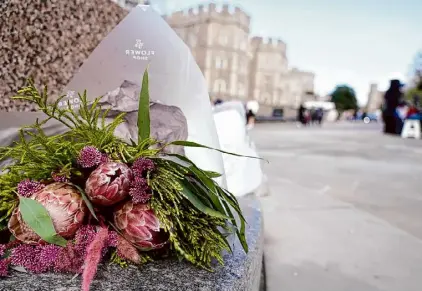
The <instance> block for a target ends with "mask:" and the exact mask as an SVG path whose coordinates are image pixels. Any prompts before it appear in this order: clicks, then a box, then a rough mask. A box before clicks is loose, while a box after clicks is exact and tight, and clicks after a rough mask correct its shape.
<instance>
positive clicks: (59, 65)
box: [0, 0, 127, 111]
mask: <svg viewBox="0 0 422 291" xmlns="http://www.w3.org/2000/svg"><path fill="white" fill-rule="evenodd" d="M126 14H127V11H125V10H124V9H123V8H121V7H119V6H118V5H117V4H115V3H113V2H112V1H110V0H66V1H62V0H48V1H47V0H31V1H26V0H25V1H22V0H4V1H1V2H0V64H1V65H0V111H31V110H33V109H34V108H33V107H31V106H30V105H29V104H26V103H24V102H20V101H16V100H10V97H11V96H14V95H15V94H16V91H17V90H18V89H19V88H21V87H22V86H23V85H24V84H25V80H26V78H28V77H31V78H33V79H34V81H35V83H36V84H37V85H41V84H47V85H48V87H49V92H51V93H52V94H57V93H58V92H60V90H62V89H63V87H64V86H65V85H66V84H67V83H68V81H69V80H70V78H71V77H72V76H73V74H74V73H75V72H76V71H77V69H78V68H79V66H80V65H81V64H82V63H83V61H84V60H85V59H86V58H87V57H88V56H89V54H90V53H91V52H92V51H93V50H94V49H95V47H96V46H97V45H98V43H99V42H100V41H101V40H102V39H103V38H104V37H105V36H106V35H107V34H108V33H109V32H110V31H111V30H112V29H113V28H114V27H115V26H116V25H117V24H118V23H119V22H120V21H121V20H122V19H123V18H124V17H125V16H126Z"/></svg>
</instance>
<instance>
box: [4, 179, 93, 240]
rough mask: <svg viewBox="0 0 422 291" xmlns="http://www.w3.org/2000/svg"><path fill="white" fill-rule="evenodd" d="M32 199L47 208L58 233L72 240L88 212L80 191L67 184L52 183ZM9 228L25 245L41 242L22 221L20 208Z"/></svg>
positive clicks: (14, 214)
mask: <svg viewBox="0 0 422 291" xmlns="http://www.w3.org/2000/svg"><path fill="white" fill-rule="evenodd" d="M30 198H31V199H34V200H36V201H38V202H39V203H41V204H42V205H43V206H44V207H45V209H46V210H47V212H48V213H49V215H50V217H51V219H52V220H53V225H54V228H55V229H56V232H57V233H58V234H59V235H60V236H62V237H64V238H72V237H73V236H74V235H75V233H76V231H77V230H78V228H79V227H80V226H81V225H82V222H83V220H84V218H85V215H86V213H87V212H88V209H87V206H86V205H85V203H84V201H83V199H82V196H81V195H80V193H79V192H78V190H77V189H76V188H74V187H72V186H71V185H69V184H65V183H52V184H50V185H48V186H46V187H45V188H44V189H42V190H40V191H38V192H36V193H35V194H33V195H32V196H31V197H30ZM8 227H9V230H10V232H11V233H12V234H13V235H14V236H15V237H16V238H17V239H18V240H20V241H22V242H24V243H28V244H37V243H39V242H40V241H41V238H40V237H39V236H38V235H37V234H36V233H35V232H34V231H33V230H32V229H30V227H29V226H28V225H27V224H26V223H25V221H24V220H23V219H22V215H21V213H20V211H19V208H16V209H15V210H14V211H13V214H12V216H11V218H10V220H9V224H8Z"/></svg>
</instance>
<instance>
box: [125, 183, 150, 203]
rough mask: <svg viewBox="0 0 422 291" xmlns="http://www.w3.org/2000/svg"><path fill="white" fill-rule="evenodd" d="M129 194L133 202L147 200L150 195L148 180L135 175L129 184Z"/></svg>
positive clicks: (144, 201)
mask: <svg viewBox="0 0 422 291" xmlns="http://www.w3.org/2000/svg"><path fill="white" fill-rule="evenodd" d="M129 195H130V196H131V197H132V201H133V203H135V204H137V203H146V202H148V200H149V199H151V197H152V195H151V189H150V188H149V186H148V181H147V180H146V179H144V178H142V177H139V176H136V177H135V178H134V179H133V180H132V182H131V184H130V190H129Z"/></svg>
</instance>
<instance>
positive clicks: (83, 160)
mask: <svg viewBox="0 0 422 291" xmlns="http://www.w3.org/2000/svg"><path fill="white" fill-rule="evenodd" d="M101 158H102V154H101V152H100V151H99V150H98V149H97V148H96V147H93V146H85V147H84V148H83V149H82V150H81V151H80V153H79V157H78V164H79V165H81V166H82V168H92V167H94V166H98V165H99V164H100V163H101Z"/></svg>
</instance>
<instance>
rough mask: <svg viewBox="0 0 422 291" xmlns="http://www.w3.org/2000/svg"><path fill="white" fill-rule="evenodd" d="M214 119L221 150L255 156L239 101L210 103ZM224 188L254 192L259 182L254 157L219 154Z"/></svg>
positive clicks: (239, 193) (238, 193) (236, 192)
mask: <svg viewBox="0 0 422 291" xmlns="http://www.w3.org/2000/svg"><path fill="white" fill-rule="evenodd" d="M214 120H215V124H216V127H217V133H218V136H219V139H220V144H221V148H222V149H223V150H224V151H228V152H235V153H237V154H240V155H245V156H253V157H258V154H257V152H256V150H255V146H254V144H253V143H252V142H251V140H250V137H249V135H248V132H247V130H246V112H245V108H244V106H243V104H242V103H241V102H239V101H231V102H224V103H222V104H219V105H217V106H215V107H214ZM223 161H224V168H225V172H226V180H227V189H228V190H229V191H230V192H232V193H233V194H234V195H236V196H244V195H246V194H250V193H252V192H255V191H256V190H257V189H258V188H259V187H260V185H261V184H262V182H263V173H262V170H261V162H260V160H258V159H249V158H239V157H235V156H230V155H223Z"/></svg>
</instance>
